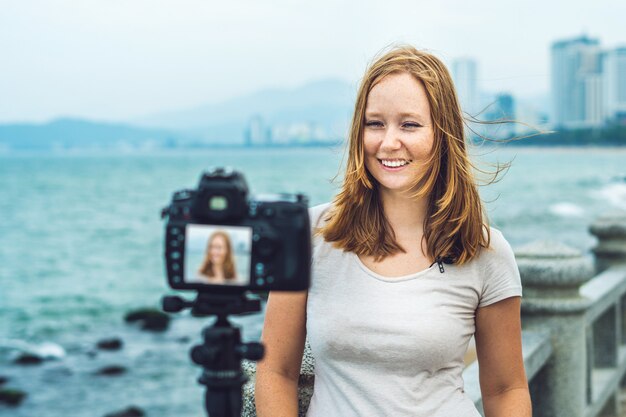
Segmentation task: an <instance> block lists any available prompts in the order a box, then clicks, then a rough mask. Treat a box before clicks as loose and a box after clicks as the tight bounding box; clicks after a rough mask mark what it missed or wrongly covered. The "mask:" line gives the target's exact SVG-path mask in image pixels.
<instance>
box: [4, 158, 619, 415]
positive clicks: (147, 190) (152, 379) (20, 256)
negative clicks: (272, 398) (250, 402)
mask: <svg viewBox="0 0 626 417" xmlns="http://www.w3.org/2000/svg"><path fill="white" fill-rule="evenodd" d="M470 153H471V155H472V161H473V162H474V165H475V166H476V167H477V168H479V169H481V170H482V171H485V172H487V173H488V172H489V171H493V170H494V167H496V166H497V164H498V163H499V164H506V163H510V166H509V168H508V170H506V171H505V172H503V173H502V174H501V175H500V177H499V181H498V182H496V183H493V184H491V185H485V186H481V187H480V192H481V196H482V198H483V200H484V201H485V207H486V209H487V213H488V216H489V219H490V222H491V225H492V227H495V228H498V229H500V230H501V231H502V233H503V234H504V236H505V237H506V239H507V240H508V241H509V243H510V244H511V245H512V247H513V248H514V249H516V248H520V247H522V246H524V245H525V244H528V243H530V242H533V241H536V240H550V241H555V242H560V243H563V244H566V245H568V246H570V247H572V248H575V249H578V250H579V251H580V252H581V253H582V254H583V255H584V256H588V257H591V249H592V248H593V247H594V245H595V244H596V240H595V238H594V237H593V236H592V235H590V234H589V231H588V230H589V226H590V224H591V223H592V222H593V221H594V220H595V219H597V218H598V216H601V215H602V214H605V213H607V212H609V211H612V210H620V209H621V210H626V148H530V147H527V148H525V147H507V146H503V147H487V146H482V147H474V148H472V149H471V151H470ZM344 161H345V155H344V151H343V149H342V148H339V147H312V148H306V147H303V148H262V149H261V148H259V149H250V148H232V149H225V148H224V149H216V150H197V149H194V150H175V151H174V150H173V151H167V152H166V151H150V152H124V153H120V152H118V153H103V152H99V153H95V152H94V153H89V152H76V153H63V154H40V153H17V154H2V155H0V376H1V377H5V378H6V379H7V381H6V382H5V383H4V385H2V386H1V387H0V388H14V389H19V390H22V391H24V392H26V393H27V396H26V398H25V399H24V401H23V402H22V404H21V405H19V406H17V407H9V406H3V405H0V416H12V417H61V416H62V417H67V416H79V417H81V416H84V417H88V416H96V417H98V416H105V415H106V414H108V413H112V412H114V411H118V410H120V409H124V408H126V407H127V406H130V405H135V406H138V407H140V408H142V409H143V410H144V411H145V413H146V415H147V416H151V417H157V416H163V417H165V416H177V417H191V416H193V417H197V416H202V415H205V414H204V408H203V407H204V406H203V392H204V391H203V388H202V387H201V386H200V385H199V384H198V383H197V378H198V376H199V374H200V369H199V368H198V367H197V366H196V365H194V364H193V363H192V362H191V360H190V358H189V350H190V349H191V347H192V346H193V345H194V344H197V343H198V342H199V341H200V340H201V331H202V328H203V327H205V326H206V325H208V324H210V323H211V319H210V318H209V319H207V318H196V317H192V316H191V315H190V314H189V313H188V312H186V313H178V314H175V315H173V319H172V322H171V326H170V328H169V330H167V331H165V332H162V333H152V332H146V331H142V330H141V329H139V328H138V327H136V326H132V325H128V324H126V323H125V322H124V320H123V317H124V315H125V313H126V312H128V311H130V310H133V309H137V308H143V307H158V306H159V305H160V300H161V298H162V297H163V296H164V295H171V294H173V291H172V290H171V289H169V287H168V286H167V283H166V280H165V275H164V261H163V256H162V253H163V231H164V221H163V220H162V219H161V216H160V214H161V210H162V209H163V208H164V207H165V206H166V205H167V204H168V203H169V201H170V199H171V196H172V194H173V192H174V191H176V190H180V189H185V188H195V187H196V186H197V183H198V180H199V178H200V175H201V173H202V172H203V171H205V170H207V169H211V167H219V166H229V167H233V168H235V169H238V170H240V171H241V172H243V173H244V175H245V177H246V179H247V181H248V185H249V187H250V190H251V192H252V194H261V193H276V192H287V193H304V194H305V195H307V196H308V198H309V202H310V204H311V205H316V204H320V203H323V202H326V201H330V200H331V199H332V197H333V196H334V195H335V194H336V193H337V191H338V189H339V186H340V184H341V178H342V176H343V172H342V166H343V163H344ZM478 179H479V180H480V181H483V182H488V180H489V175H487V174H486V173H483V174H480V175H479V176H478ZM178 294H180V293H178ZM183 295H186V296H188V297H190V296H191V294H183ZM232 321H233V323H235V324H236V325H238V326H240V327H241V328H242V332H243V333H242V334H243V336H242V337H243V339H244V340H245V341H255V340H259V337H260V334H261V329H262V326H263V312H260V313H258V314H254V315H249V316H243V317H236V318H233V320H232ZM111 337H116V338H120V339H121V340H122V341H123V347H122V349H120V350H118V351H101V350H98V349H97V348H96V344H97V342H98V341H100V340H102V339H105V338H111ZM22 352H32V353H37V354H39V355H41V356H43V357H45V358H46V360H45V361H44V362H43V363H41V364H39V365H30V366H24V365H17V364H15V363H14V362H13V360H14V359H15V358H16V357H17V355H19V354H20V353H22ZM110 365H117V366H123V367H125V368H126V369H127V371H126V372H125V373H123V374H121V375H118V376H101V375H98V374H97V371H98V370H99V369H101V368H103V367H105V366H110Z"/></svg>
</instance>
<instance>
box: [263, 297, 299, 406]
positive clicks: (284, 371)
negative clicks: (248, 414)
mask: <svg viewBox="0 0 626 417" xmlns="http://www.w3.org/2000/svg"><path fill="white" fill-rule="evenodd" d="M307 295H308V292H307V291H302V292H275V291H273V292H270V295H269V298H268V301H267V308H266V309H265V323H264V326H263V335H262V337H261V338H262V341H263V343H264V344H265V357H264V358H263V360H262V361H260V362H259V363H258V364H257V368H256V369H257V371H256V384H255V394H254V395H255V402H256V412H257V416H258V417H297V416H298V379H299V378H300V367H301V365H302V354H303V352H304V341H305V337H306V301H307Z"/></svg>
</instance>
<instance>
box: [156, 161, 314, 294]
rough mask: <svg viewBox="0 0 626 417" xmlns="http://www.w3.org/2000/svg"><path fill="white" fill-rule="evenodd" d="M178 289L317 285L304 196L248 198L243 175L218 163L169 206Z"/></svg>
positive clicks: (169, 262) (170, 269)
mask: <svg viewBox="0 0 626 417" xmlns="http://www.w3.org/2000/svg"><path fill="white" fill-rule="evenodd" d="M162 215H163V216H164V217H165V216H167V217H168V220H167V224H166V227H165V260H166V262H165V263H166V271H167V279H168V282H169V285H170V286H171V287H172V288H173V289H179V290H186V289H190V290H197V291H199V292H212V293H224V294H229V293H231V294H232V293H241V292H243V291H245V290H285V291H299V290H305V289H307V288H308V287H309V281H310V273H311V272H310V263H311V235H310V223H309V213H308V200H307V198H306V197H305V196H304V195H302V194H295V195H294V194H276V195H269V196H263V197H261V196H259V197H258V198H255V199H249V198H248V186H247V184H246V181H245V178H244V177H243V175H242V174H241V173H239V172H237V171H233V170H230V169H224V168H217V169H214V170H212V171H208V172H205V173H203V174H202V176H201V178H200V182H199V185H198V188H197V189H195V190H180V191H177V192H175V193H174V195H173V197H172V201H171V204H170V205H169V206H168V207H166V208H165V209H163V212H162Z"/></svg>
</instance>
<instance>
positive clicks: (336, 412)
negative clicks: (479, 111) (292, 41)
mask: <svg viewBox="0 0 626 417" xmlns="http://www.w3.org/2000/svg"><path fill="white" fill-rule="evenodd" d="M348 146H349V148H348V161H347V167H346V174H345V177H344V178H345V179H344V184H343V187H342V190H341V192H340V193H339V194H338V195H337V196H336V197H335V199H334V201H333V202H332V203H327V204H322V205H319V206H316V207H313V208H312V209H311V210H310V215H311V220H312V236H313V243H314V244H313V262H312V278H311V287H310V288H309V290H308V291H307V292H306V293H302V294H284V293H283V294H281V293H276V292H272V293H270V296H269V300H268V304H267V310H266V318H265V327H264V329H263V336H262V338H263V341H264V342H265V344H266V356H265V358H264V359H263V361H261V362H259V364H258V367H257V379H256V406H257V412H258V414H259V416H260V417H269V416H272V417H277V416H292V417H293V416H295V415H296V414H297V412H298V400H297V384H298V377H299V373H300V365H301V360H302V354H303V348H304V344H305V338H306V337H308V340H309V343H310V346H311V352H312V354H313V356H314V358H315V385H314V393H313V396H312V398H311V402H310V405H309V408H308V410H307V414H306V415H307V417H333V416H337V417H349V416H355V417H357V416H395V417H402V416H407V417H408V416H412V417H470V416H472V417H478V416H479V415H480V414H479V413H478V411H477V409H476V408H475V406H474V404H473V403H472V401H471V400H470V399H469V397H468V396H467V395H466V394H465V390H464V383H463V378H462V370H463V367H464V363H463V356H464V354H465V352H466V350H467V347H468V343H469V341H470V339H471V338H472V336H475V339H476V352H477V357H478V362H479V367H480V383H481V390H482V400H483V405H484V410H485V417H498V416H504V415H506V416H508V417H530V415H531V404H530V396H529V392H528V385H527V381H526V375H525V371H524V364H523V360H522V351H521V323H520V296H521V282H520V275H519V271H518V269H517V265H516V263H515V258H514V255H513V251H512V249H511V247H510V245H509V244H508V242H507V241H506V239H505V238H504V236H503V235H502V233H500V231H499V230H497V229H494V228H492V227H490V226H489V222H488V219H487V217H486V215H485V212H484V210H483V205H482V201H481V200H480V196H479V194H478V190H477V184H476V181H475V180H474V176H473V174H472V165H471V162H470V160H469V157H468V154H467V150H466V143H465V136H464V125H463V118H462V116H461V110H460V106H459V104H458V100H457V97H456V93H455V90H454V85H453V83H452V80H451V77H450V75H449V73H448V70H447V69H446V67H445V66H444V65H443V63H442V62H441V61H440V60H439V59H438V58H436V57H435V56H433V55H431V54H429V53H426V52H423V51H419V50H417V49H415V48H413V47H410V46H407V47H398V48H395V49H393V50H391V51H390V52H388V53H386V54H385V55H383V56H381V57H380V58H378V59H377V60H376V61H375V62H374V63H373V64H372V65H371V66H370V68H368V70H367V72H366V74H365V77H364V78H363V81H362V83H361V85H360V88H359V92H358V95H357V100H356V104H355V110H354V116H353V119H352V128H351V131H350V140H349V145H348ZM435 263H436V264H437V266H436V267H434V265H435ZM444 264H446V265H445V266H444ZM285 317H289V319H288V320H285Z"/></svg>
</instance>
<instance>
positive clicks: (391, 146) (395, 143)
mask: <svg viewBox="0 0 626 417" xmlns="http://www.w3.org/2000/svg"><path fill="white" fill-rule="evenodd" d="M401 147H402V141H401V140H400V134H399V132H398V131H397V130H396V129H393V128H389V129H387V130H386V131H385V136H384V137H383V141H382V143H381V144H380V149H381V150H385V149H387V150H396V149H400V148H401Z"/></svg>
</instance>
